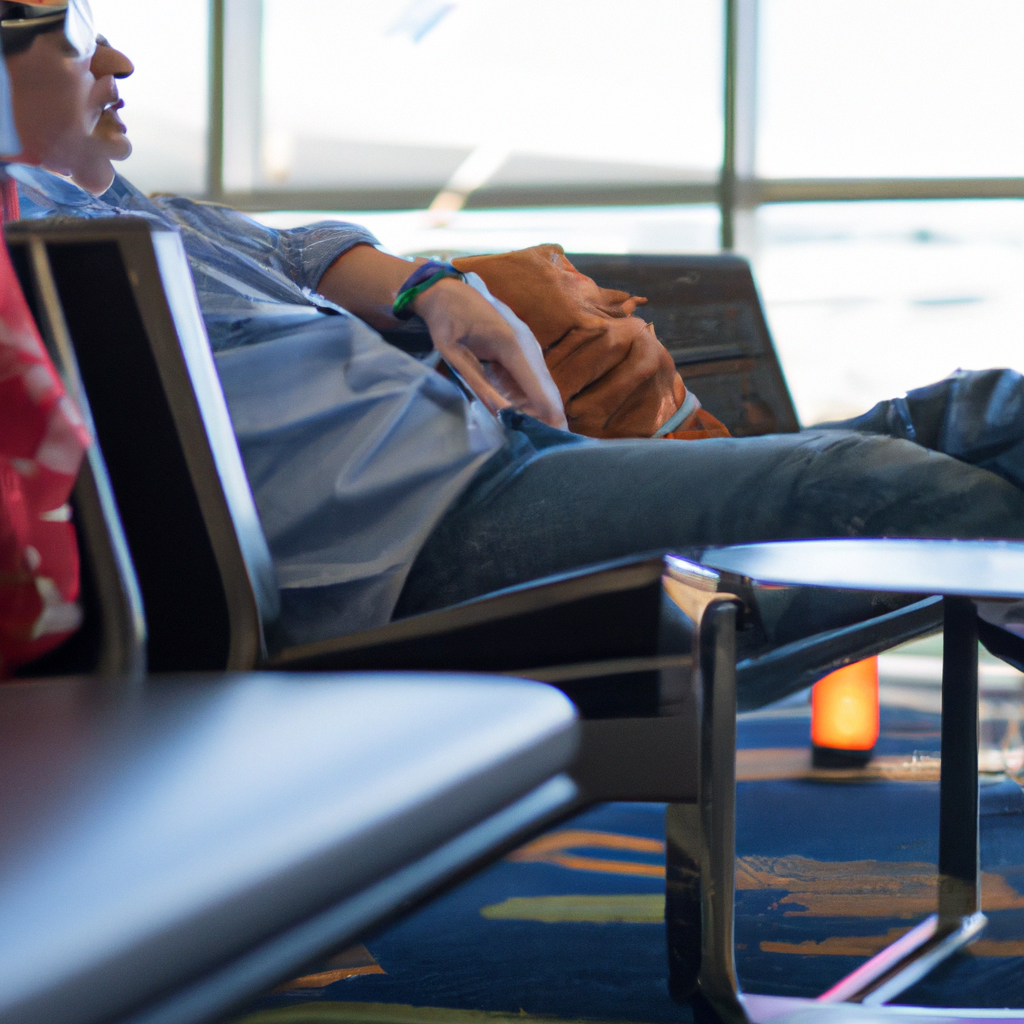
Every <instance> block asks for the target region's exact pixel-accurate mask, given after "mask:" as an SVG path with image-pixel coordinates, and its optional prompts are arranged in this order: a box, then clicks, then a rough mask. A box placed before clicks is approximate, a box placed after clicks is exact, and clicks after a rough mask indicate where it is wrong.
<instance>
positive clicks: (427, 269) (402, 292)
mask: <svg viewBox="0 0 1024 1024" xmlns="http://www.w3.org/2000/svg"><path fill="white" fill-rule="evenodd" d="M446 277H454V278H455V279H456V280H458V281H465V280H466V275H465V274H463V273H462V272H461V271H459V270H456V269H455V268H454V267H453V266H452V265H451V264H450V263H442V262H441V261H440V260H427V262H426V263H421V264H420V265H419V266H418V267H417V268H416V269H415V270H414V271H413V272H412V273H411V274H410V275H409V276H408V277H407V278H406V281H405V284H403V285H402V287H401V288H399V289H398V297H397V298H396V299H395V304H394V305H393V306H392V307H391V313H392V315H393V316H394V318H395V319H396V320H408V319H409V318H410V317H412V316H413V311H412V304H413V303H414V302H415V301H416V299H417V298H418V297H419V296H420V295H422V294H423V293H424V292H425V291H426V290H427V289H428V288H431V287H433V286H434V285H435V284H437V282H438V281H443V280H444V279H445V278H446Z"/></svg>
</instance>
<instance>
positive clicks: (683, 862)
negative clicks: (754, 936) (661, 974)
mask: <svg viewBox="0 0 1024 1024" xmlns="http://www.w3.org/2000/svg"><path fill="white" fill-rule="evenodd" d="M665 847H666V849H665V937H666V940H667V943H668V990H669V994H670V995H671V996H672V998H673V999H674V1000H675V1001H676V1002H677V1003H688V1002H690V1000H691V999H692V998H693V996H694V994H695V993H696V991H697V978H698V975H699V972H700V950H701V931H700V915H701V897H700V806H699V805H698V804H669V805H668V809H667V810H666V812H665Z"/></svg>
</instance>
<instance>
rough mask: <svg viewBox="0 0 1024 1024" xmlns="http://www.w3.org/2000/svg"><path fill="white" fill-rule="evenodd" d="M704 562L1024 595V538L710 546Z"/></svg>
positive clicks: (772, 575) (757, 574)
mask: <svg viewBox="0 0 1024 1024" xmlns="http://www.w3.org/2000/svg"><path fill="white" fill-rule="evenodd" d="M701 561H702V562H703V563H704V564H705V565H709V566H711V567H712V568H715V569H720V570H723V571H727V572H733V573H736V574H738V575H740V576H748V577H750V578H751V579H753V580H757V581H758V582H761V583H777V584H786V585H792V586H809V587H838V588H842V589H846V590H879V591H886V592H890V593H904V594H943V595H949V596H963V597H976V598H992V599H997V598H1002V599H1010V598H1021V597H1024V541H1001V540H1000V541H996V540H922V539H873V538H860V537H858V538H848V539H847V538H844V539H839V540H791V541H773V542H770V543H764V544H736V545H732V546H730V547H723V548H712V549H709V550H708V551H706V552H705V553H704V555H703V557H702V558H701Z"/></svg>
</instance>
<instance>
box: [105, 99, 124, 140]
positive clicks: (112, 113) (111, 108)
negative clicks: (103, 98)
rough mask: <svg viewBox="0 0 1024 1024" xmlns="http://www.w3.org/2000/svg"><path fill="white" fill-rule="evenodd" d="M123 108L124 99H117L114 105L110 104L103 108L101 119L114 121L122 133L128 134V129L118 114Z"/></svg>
mask: <svg viewBox="0 0 1024 1024" xmlns="http://www.w3.org/2000/svg"><path fill="white" fill-rule="evenodd" d="M123 106H124V100H122V99H117V100H115V101H114V102H113V103H108V104H107V105H106V106H105V107H104V108H103V113H102V114H101V115H100V117H109V118H110V120H112V121H113V122H114V123H115V124H116V125H117V127H118V128H119V129H120V130H121V131H122V132H127V131H128V128H127V127H126V125H125V123H124V122H123V121H122V120H121V118H120V117H119V116H118V113H117V112H118V111H119V110H120V109H121V108H122V107H123Z"/></svg>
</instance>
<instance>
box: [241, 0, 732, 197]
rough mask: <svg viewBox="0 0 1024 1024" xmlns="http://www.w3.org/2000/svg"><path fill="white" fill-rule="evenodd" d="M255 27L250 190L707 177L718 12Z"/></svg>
mask: <svg viewBox="0 0 1024 1024" xmlns="http://www.w3.org/2000/svg"><path fill="white" fill-rule="evenodd" d="M262 17H263V73H262V83H263V89H262V95H263V104H262V107H263V109H262V125H261V128H262V134H263V139H262V146H261V147H260V152H259V153H258V159H259V161H260V164H261V166H259V167H258V168H257V169H256V174H255V175H254V176H253V181H254V185H255V187H256V188H257V189H260V188H263V189H286V190H289V191H297V192H306V193H309V192H315V191H317V190H324V191H335V192H342V193H348V194H349V195H351V196H352V197H353V198H354V199H357V200H358V199H359V198H360V196H359V194H360V193H363V194H365V197H366V204H367V205H370V206H373V205H379V204H380V202H381V201H382V200H383V201H385V202H387V203H388V204H394V203H395V202H397V203H399V204H402V203H403V202H404V204H405V205H419V204H418V203H416V204H414V203H412V202H410V201H413V200H419V201H420V202H421V203H422V205H426V204H427V203H429V202H430V201H431V199H432V198H433V197H434V196H435V195H436V194H437V193H438V192H440V191H441V190H443V189H444V188H445V187H446V186H448V187H450V189H451V190H452V191H453V192H454V193H455V194H456V195H458V194H459V193H469V192H472V193H473V199H472V201H473V202H474V203H476V204H479V205H487V206H494V205H502V204H504V203H507V202H516V203H522V202H523V201H529V202H538V201H539V202H542V203H546V204H551V203H554V204H559V205H560V204H562V203H564V202H565V201H571V202H579V201H580V200H581V197H583V198H585V199H589V200H590V201H594V200H596V201H599V202H600V201H602V200H603V201H607V200H608V198H609V197H612V198H616V197H619V196H621V195H626V194H628V193H629V192H630V191H631V190H632V191H634V192H636V193H637V194H642V193H643V191H644V189H647V190H648V193H649V194H655V192H656V191H657V190H658V189H660V190H661V192H660V194H662V195H663V196H664V197H668V198H677V197H678V196H681V195H686V192H685V188H680V186H686V185H689V184H693V183H703V184H704V185H708V184H710V183H713V182H714V181H715V179H716V177H717V174H718V165H719V161H720V157H721V148H722V103H721V80H722V7H721V3H720V2H719V0H686V2H682V3H681V2H679V0H633V2H632V3H629V4H623V3H621V2H620V0H558V2H556V3H552V2H551V0H461V2H450V0H449V2H442V0H377V2H375V3H372V4H368V3H365V2H364V0H264V3H263V15H262ZM232 184H233V183H232V182H230V181H226V182H225V187H226V188H227V189H228V191H232ZM673 188H675V190H676V195H673Z"/></svg>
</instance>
